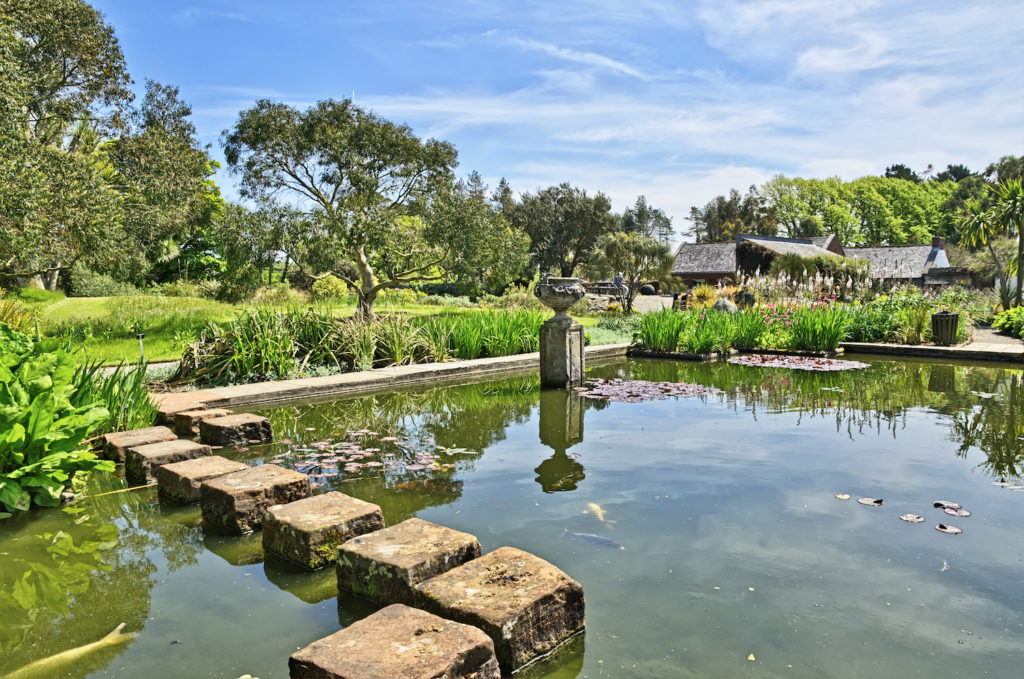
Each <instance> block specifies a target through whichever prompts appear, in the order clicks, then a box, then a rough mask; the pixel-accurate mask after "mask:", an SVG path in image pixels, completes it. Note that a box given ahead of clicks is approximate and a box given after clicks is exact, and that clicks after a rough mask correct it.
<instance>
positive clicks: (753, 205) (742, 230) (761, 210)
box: [689, 186, 778, 243]
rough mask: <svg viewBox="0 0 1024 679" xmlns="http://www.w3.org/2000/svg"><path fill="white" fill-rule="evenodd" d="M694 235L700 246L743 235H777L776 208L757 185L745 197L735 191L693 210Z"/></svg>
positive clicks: (691, 220) (691, 219) (691, 209)
mask: <svg viewBox="0 0 1024 679" xmlns="http://www.w3.org/2000/svg"><path fill="white" fill-rule="evenodd" d="M689 220H690V222H692V223H693V227H692V228H691V230H690V233H691V234H693V236H694V237H695V238H696V240H697V242H698V243H714V242H719V241H728V240H733V239H734V238H735V237H736V236H738V235H740V234H757V235H760V236H774V235H775V234H776V233H777V232H778V224H777V222H776V217H775V208H774V206H773V205H771V203H770V202H769V201H768V200H767V198H766V197H765V196H763V195H761V193H760V192H759V191H758V189H757V187H756V186H751V187H750V188H749V189H748V190H747V195H746V196H741V195H740V192H739V191H737V190H736V189H731V190H730V191H729V195H728V196H717V197H715V198H714V199H713V200H711V201H710V202H708V203H707V204H705V205H704V207H701V208H697V207H692V208H690V217H689Z"/></svg>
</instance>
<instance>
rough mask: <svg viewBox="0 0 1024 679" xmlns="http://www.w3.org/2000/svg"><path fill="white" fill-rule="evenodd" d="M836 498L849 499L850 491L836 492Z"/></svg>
mask: <svg viewBox="0 0 1024 679" xmlns="http://www.w3.org/2000/svg"><path fill="white" fill-rule="evenodd" d="M836 499H837V500H849V499H850V494H849V493H836Z"/></svg>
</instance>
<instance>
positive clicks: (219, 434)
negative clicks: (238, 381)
mask: <svg viewBox="0 0 1024 679" xmlns="http://www.w3.org/2000/svg"><path fill="white" fill-rule="evenodd" d="M273 438H274V433H273V431H271V428H270V420H268V419H267V418H265V417H263V416H261V415H253V414H252V413H242V414H241V415H225V416H224V417H214V418H211V419H208V420H202V421H200V422H199V439H200V440H201V441H202V442H203V443H208V444H210V445H211V446H228V445H232V444H236V443H242V444H245V443H265V442H267V441H272V440H273Z"/></svg>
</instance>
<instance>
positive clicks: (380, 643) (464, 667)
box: [288, 604, 501, 679]
mask: <svg viewBox="0 0 1024 679" xmlns="http://www.w3.org/2000/svg"><path fill="white" fill-rule="evenodd" d="M288 671H289V675H290V676H291V677H292V679H313V678H314V677H315V678H317V679H384V678H385V677H387V678H388V679H392V678H398V677H401V679H500V678H501V672H500V670H499V668H498V662H497V661H496V660H495V657H494V644H493V642H492V641H491V640H490V638H488V636H487V635H486V634H484V633H483V632H481V631H480V630H478V629H476V628H473V627H470V626H469V625H460V624H459V623H457V622H452V621H450V620H443V619H441V618H439V617H437V616H436V615H431V614H430V613H425V612H424V611H420V610H417V609H415V608H409V607H408V606H403V605H402V604H394V605H393V606H388V607H387V608H382V609H381V610H379V611H377V612H376V613H374V614H373V615H370V616H367V617H365V618H363V619H362V620H359V621H357V622H354V623H352V624H351V625H349V626H348V627H346V628H345V629H343V630H341V631H340V632H335V633H334V634H332V635H330V636H328V637H324V638H323V639H320V640H319V641H314V642H313V643H312V644H310V645H309V646H306V647H305V648H303V649H302V650H300V651H296V652H295V653H293V654H292V656H291V657H290V658H288Z"/></svg>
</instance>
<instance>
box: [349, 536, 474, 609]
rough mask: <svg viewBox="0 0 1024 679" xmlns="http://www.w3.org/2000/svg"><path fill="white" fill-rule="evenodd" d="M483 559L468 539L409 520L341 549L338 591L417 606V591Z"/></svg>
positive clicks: (385, 601) (358, 539)
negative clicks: (418, 588) (435, 578)
mask: <svg viewBox="0 0 1024 679" xmlns="http://www.w3.org/2000/svg"><path fill="white" fill-rule="evenodd" d="M478 556H480V543H479V542H478V541H477V539H476V538H475V537H473V536H472V535H470V534H469V533H462V532H460V531H457V530H452V529H451V528H445V527H444V526H438V525H437V524H436V523H430V522H429V521H424V520H423V519H416V518H412V519H407V520H405V521H403V522H402V523H398V524H395V525H394V526H389V527H388V528H384V529H382V530H379V531H377V532H376V533H368V534H366V535H362V536H360V537H357V538H352V539H351V540H349V541H348V542H346V543H344V544H343V545H342V546H341V547H339V548H338V567H337V569H338V589H340V590H344V591H346V592H352V593H353V594H358V595H359V596H362V597H365V598H367V599H371V600H373V601H378V602H382V603H409V604H411V603H413V595H414V592H413V587H415V586H416V585H418V584H419V583H421V582H423V581H424V580H429V579H430V578H432V577H434V576H436V575H440V574H441V573H444V572H445V571H447V570H449V569H451V568H454V567H456V566H458V565H460V564H463V563H465V562H467V561H469V560H471V559H475V558H477V557H478Z"/></svg>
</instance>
